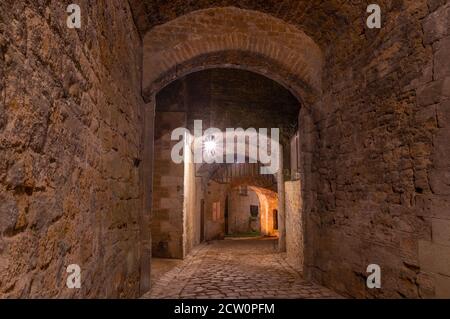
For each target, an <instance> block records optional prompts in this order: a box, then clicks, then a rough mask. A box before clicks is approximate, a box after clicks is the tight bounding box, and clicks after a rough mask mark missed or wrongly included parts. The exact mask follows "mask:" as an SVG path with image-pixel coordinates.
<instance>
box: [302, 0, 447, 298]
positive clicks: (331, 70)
mask: <svg viewBox="0 0 450 319" xmlns="http://www.w3.org/2000/svg"><path fill="white" fill-rule="evenodd" d="M399 3H400V2H399ZM448 6H449V4H446V5H442V6H436V7H435V8H434V9H433V10H430V8H429V6H428V5H427V3H426V1H416V2H414V3H412V2H404V3H402V5H401V7H399V8H398V9H400V8H401V10H400V11H397V10H396V9H395V10H391V11H388V13H387V14H385V15H384V24H383V28H382V29H381V30H380V31H370V30H367V29H366V30H365V39H364V38H363V39H362V43H361V41H355V42H352V43H351V45H349V43H348V42H342V43H341V42H340V41H337V42H336V43H335V46H334V47H332V48H330V49H329V51H328V53H326V54H325V55H326V57H328V58H327V61H328V64H327V65H326V66H325V72H326V78H327V79H329V80H328V81H325V88H324V92H325V94H324V96H323V98H322V101H321V102H319V103H318V104H317V105H316V106H315V107H313V108H312V111H311V114H307V113H305V114H307V115H308V116H309V117H310V118H311V119H312V122H313V123H311V121H309V125H306V126H303V127H302V125H300V128H301V134H300V139H303V140H306V141H303V145H302V154H303V159H302V161H303V163H304V167H303V176H304V179H305V182H306V185H305V186H303V188H305V189H304V191H303V188H302V192H304V193H305V194H306V196H307V198H306V199H305V201H306V203H307V204H306V205H307V209H304V211H303V213H304V214H306V216H307V220H306V229H305V249H306V252H305V274H306V275H307V276H309V278H314V279H315V280H317V281H319V282H321V283H323V284H325V285H326V286H328V287H333V288H334V289H336V290H338V291H341V292H342V293H344V294H349V295H351V296H356V297H410V298H416V297H431V296H437V297H442V296H444V295H443V293H444V292H445V291H446V289H445V287H444V285H445V282H448V281H445V280H442V281H441V282H440V283H438V282H437V280H438V277H437V274H436V275H435V274H433V273H431V272H432V271H433V269H432V268H431V269H430V268H429V267H427V265H428V266H430V265H431V264H432V263H433V261H432V260H431V259H429V258H427V257H425V255H424V254H425V252H424V249H425V248H424V247H428V249H430V248H431V247H433V246H431V245H434V244H430V240H432V234H433V235H434V234H435V231H434V229H435V228H436V225H437V222H435V223H434V225H435V226H434V227H433V226H432V225H433V223H432V222H431V219H430V218H431V216H430V211H432V208H428V206H430V205H432V206H433V207H436V206H438V207H442V209H441V210H439V211H440V218H443V219H448V216H449V215H448V210H446V208H444V207H445V205H446V204H445V203H440V202H442V201H443V200H444V201H446V200H445V199H444V198H445V197H444V194H446V192H447V191H446V190H447V185H446V183H447V182H446V181H447V180H448V178H447V177H446V174H447V173H448V166H445V169H442V170H441V171H439V172H436V170H435V169H436V166H437V164H438V163H439V162H442V161H445V159H444V158H443V157H442V155H443V152H445V151H444V150H445V149H446V148H447V147H446V145H447V143H446V142H444V140H443V139H444V138H442V139H440V138H439V136H441V134H442V137H443V136H444V135H445V134H447V135H446V136H448V132H446V131H445V130H444V129H438V127H439V126H441V125H442V126H446V125H447V124H445V118H444V117H445V115H444V114H445V113H446V111H445V108H443V107H442V104H446V101H447V99H448V83H447V78H446V77H447V68H448V65H449V63H448V54H449V52H450V51H449V49H448V48H447V43H446V37H447V34H448V31H447V30H448V29H447V26H448V23H449V22H448V19H447V18H446V17H447V13H446V11H447V10H448ZM444 17H445V18H444ZM422 26H424V28H423V29H422ZM423 30H424V32H425V33H423ZM343 38H345V36H344V37H343ZM424 43H426V45H425V46H424ZM361 44H363V45H362V46H359V45H361ZM341 45H344V46H350V47H353V50H354V51H358V49H359V50H360V51H359V52H360V53H359V54H358V55H357V56H356V57H355V58H354V59H352V60H351V63H349V61H347V62H345V61H344V60H343V59H342V55H341V54H342V52H343V51H341V50H340V49H341ZM357 48H358V49H357ZM344 51H346V49H344ZM334 55H338V56H341V57H340V58H339V59H337V60H336V61H337V62H339V63H334V64H333V56H334ZM444 56H446V58H444ZM444 59H445V61H444ZM431 61H434V67H433V66H431V68H430V62H431ZM430 71H431V72H430ZM437 109H439V110H440V111H438V112H437V111H436V110H437ZM436 114H438V116H436ZM439 114H441V115H440V116H441V118H442V124H438V123H439ZM301 116H302V115H301ZM300 121H301V122H308V119H306V120H302V118H300ZM314 126H315V127H316V128H317V131H314V129H311V128H312V127H314ZM319 136H320V139H319ZM436 151H437V152H440V154H439V155H437V154H436V155H435V156H433V155H432V154H433V153H435V152H436ZM307 174H311V175H312V176H310V177H307ZM311 190H312V192H311V193H309V192H310V191H311ZM438 194H442V196H441V197H440V198H439V197H438V196H436V195H438ZM435 205H436V206H435ZM436 211H437V210H436ZM442 227H444V226H442V225H441V226H439V227H438V229H437V231H438V232H441V231H442ZM438 238H441V237H440V236H439V237H438ZM440 240H441V239H440ZM433 249H434V254H432V255H433V256H434V257H435V258H439V260H440V261H441V262H443V261H444V260H445V259H446V249H444V248H443V247H439V246H437V244H436V246H435V247H433ZM311 250H313V251H311ZM371 263H377V264H379V265H380V266H381V269H382V274H383V283H382V287H383V288H382V289H379V290H378V289H373V290H370V289H367V288H366V287H365V283H364V280H363V279H364V278H365V276H367V274H366V272H365V270H366V267H367V265H368V264H371ZM434 270H435V269H434ZM447 272H448V270H444V271H443V272H442V271H441V272H439V276H443V275H448V274H447ZM358 277H359V278H360V279H358ZM438 286H440V288H439V289H438V288H437V287H438ZM435 288H436V289H435Z"/></svg>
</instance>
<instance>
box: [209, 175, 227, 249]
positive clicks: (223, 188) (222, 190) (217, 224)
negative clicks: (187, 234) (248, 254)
mask: <svg viewBox="0 0 450 319" xmlns="http://www.w3.org/2000/svg"><path fill="white" fill-rule="evenodd" d="M227 188H228V187H227V185H226V184H219V183H216V182H214V181H209V182H208V183H207V186H206V194H205V239H206V240H213V239H221V238H223V237H224V235H225V219H224V218H225V214H224V210H225V199H226V194H227V191H228V189H227ZM214 202H219V203H220V216H219V219H216V220H214V218H213V203H214Z"/></svg>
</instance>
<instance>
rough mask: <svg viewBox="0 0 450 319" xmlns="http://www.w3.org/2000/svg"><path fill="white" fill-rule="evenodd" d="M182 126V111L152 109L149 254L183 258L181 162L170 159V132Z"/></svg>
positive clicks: (182, 176) (182, 179) (183, 123)
mask: <svg viewBox="0 0 450 319" xmlns="http://www.w3.org/2000/svg"><path fill="white" fill-rule="evenodd" d="M184 126H186V114H185V113H184V112H156V117H155V142H154V150H155V158H154V166H153V172H154V173H153V207H152V217H151V236H152V255H153V256H155V257H165V258H183V257H184V249H183V229H184V228H183V223H184V217H183V203H184V200H185V196H184V192H183V190H184V184H183V183H184V174H185V171H184V165H183V163H174V162H173V161H172V159H171V152H172V147H173V146H174V145H175V144H176V143H177V141H172V140H171V133H172V130H174V129H175V128H177V127H184Z"/></svg>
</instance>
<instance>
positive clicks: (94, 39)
mask: <svg viewBox="0 0 450 319" xmlns="http://www.w3.org/2000/svg"><path fill="white" fill-rule="evenodd" d="M78 3H79V4H80V6H81V10H82V26H83V27H82V28H81V29H78V30H77V29H68V28H67V26H66V18H67V13H66V7H67V4H68V3H67V1H44V2H43V1H10V0H6V1H2V2H1V4H0V76H1V79H0V96H1V102H0V225H1V226H0V298H5V297H12V296H13V297H94V296H95V297H137V296H138V294H139V289H138V288H139V273H140V269H139V256H140V252H139V249H138V248H139V224H138V215H139V213H140V211H141V200H140V196H139V158H140V134H141V120H142V117H141V112H142V107H143V100H142V98H141V95H140V89H139V88H140V82H141V78H140V74H141V69H140V55H141V54H140V36H139V34H138V32H137V30H136V28H135V26H134V23H133V17H132V13H131V10H130V7H129V5H128V2H127V1H120V0H108V1H84V0H83V1H78ZM73 263H75V264H79V265H80V267H81V276H82V286H81V289H68V288H67V287H66V277H67V273H66V267H67V266H68V265H69V264H73Z"/></svg>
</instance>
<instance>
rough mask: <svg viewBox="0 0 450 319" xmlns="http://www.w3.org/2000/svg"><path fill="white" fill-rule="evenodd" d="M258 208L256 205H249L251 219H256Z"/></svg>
mask: <svg viewBox="0 0 450 319" xmlns="http://www.w3.org/2000/svg"><path fill="white" fill-rule="evenodd" d="M258 214H259V207H258V206H256V205H250V215H251V216H252V217H258Z"/></svg>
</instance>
